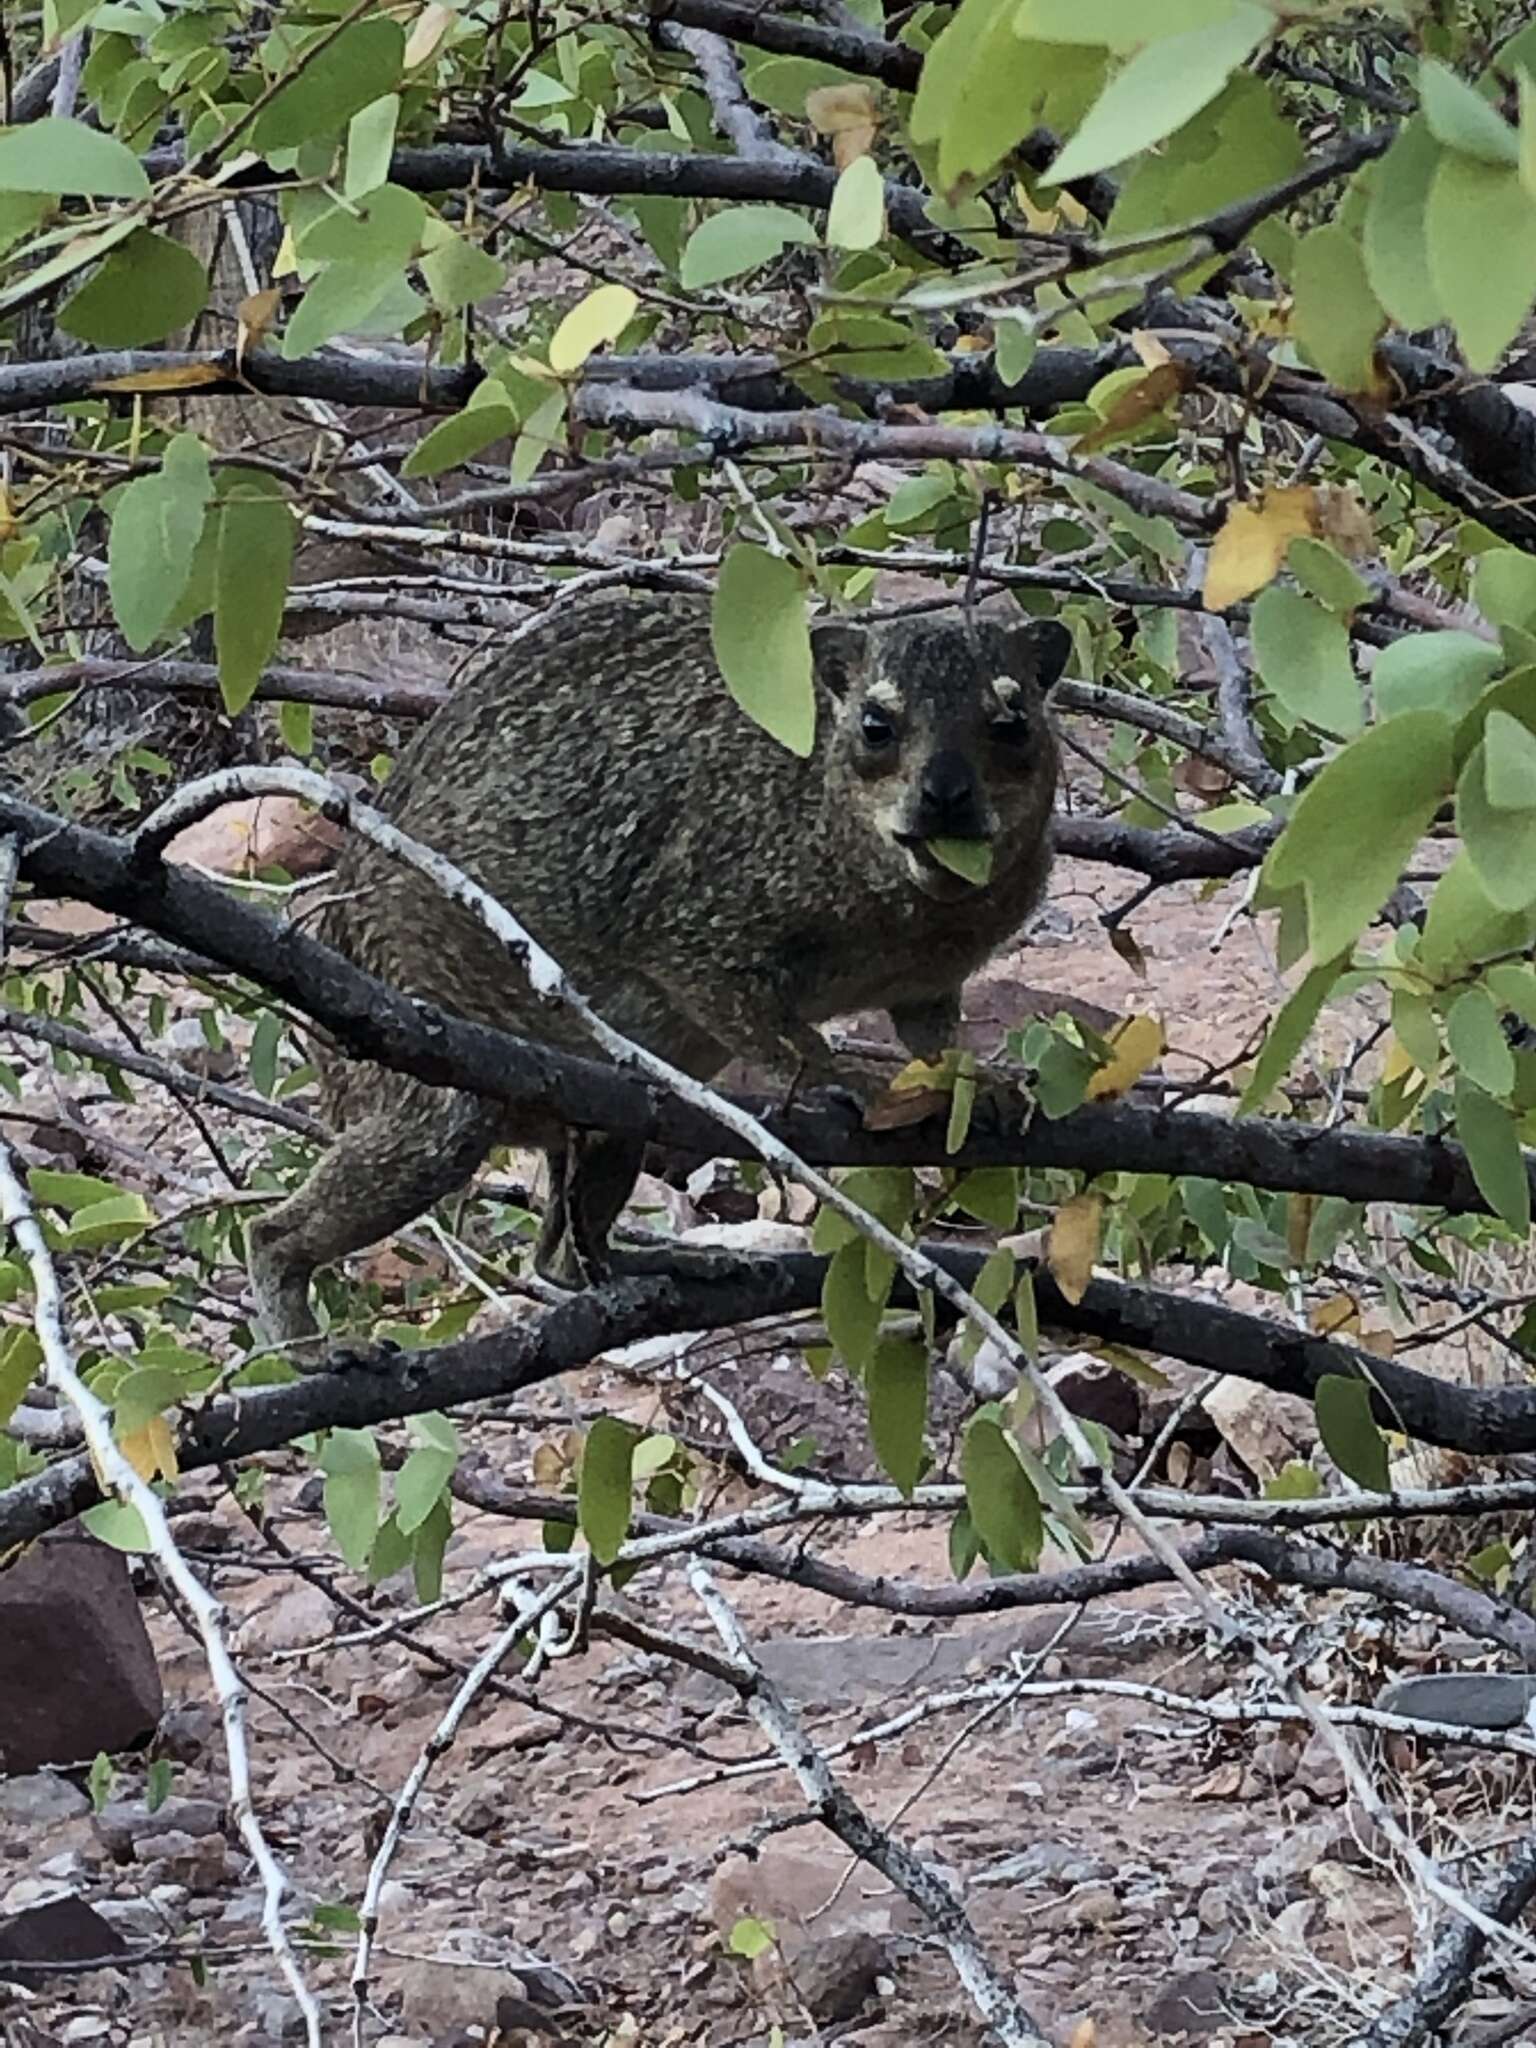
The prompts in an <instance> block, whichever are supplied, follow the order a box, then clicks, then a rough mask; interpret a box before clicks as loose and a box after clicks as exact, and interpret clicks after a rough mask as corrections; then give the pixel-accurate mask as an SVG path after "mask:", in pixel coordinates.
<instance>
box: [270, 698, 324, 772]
mask: <svg viewBox="0 0 1536 2048" xmlns="http://www.w3.org/2000/svg"><path fill="white" fill-rule="evenodd" d="M277 729H278V731H279V732H280V733H281V734H282V736H283V745H284V746H285V747H286V748H287V749H288V751H289V753H290V754H296V755H297V756H298V758H299V759H300V760H301V761H305V760H308V758H309V756H310V755H311V754H312V753H313V752H314V750H315V707H314V705H313V704H296V703H290V704H280V705H279V706H278V708H277Z"/></svg>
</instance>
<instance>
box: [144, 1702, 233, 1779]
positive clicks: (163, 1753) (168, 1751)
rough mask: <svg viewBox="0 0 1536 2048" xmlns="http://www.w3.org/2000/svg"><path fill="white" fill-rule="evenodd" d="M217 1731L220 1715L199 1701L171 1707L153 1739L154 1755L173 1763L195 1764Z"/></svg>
mask: <svg viewBox="0 0 1536 2048" xmlns="http://www.w3.org/2000/svg"><path fill="white" fill-rule="evenodd" d="M218 1732H219V1712H218V1709H217V1708H216V1707H211V1706H208V1705H206V1704H204V1703H203V1702H201V1701H193V1702H191V1703H189V1704H188V1705H186V1706H180V1707H172V1708H171V1709H170V1710H169V1711H168V1712H167V1713H166V1715H165V1716H164V1718H163V1719H162V1721H161V1723H160V1731H159V1733H158V1734H157V1735H156V1737H155V1745H154V1748H155V1755H156V1756H157V1757H164V1758H165V1759H166V1761H167V1762H169V1763H173V1764H191V1763H196V1761H197V1759H198V1758H199V1757H200V1756H201V1755H202V1754H203V1753H204V1751H205V1750H206V1749H207V1748H208V1747H209V1745H210V1744H211V1743H212V1742H214V1741H215V1739H216V1738H217V1736H218Z"/></svg>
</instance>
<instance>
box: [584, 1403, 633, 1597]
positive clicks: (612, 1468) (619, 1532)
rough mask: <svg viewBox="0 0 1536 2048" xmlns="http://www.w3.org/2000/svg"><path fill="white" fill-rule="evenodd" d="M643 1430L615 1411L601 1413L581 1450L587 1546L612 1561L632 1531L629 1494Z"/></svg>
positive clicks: (602, 1561)
mask: <svg viewBox="0 0 1536 2048" xmlns="http://www.w3.org/2000/svg"><path fill="white" fill-rule="evenodd" d="M640 1435H641V1432H640V1431H639V1430H638V1429H636V1428H635V1427H634V1425H633V1424H632V1423H628V1422H620V1420H619V1419H618V1417H617V1416H616V1415H599V1416H598V1418H597V1420H596V1422H594V1423H593V1425H592V1427H591V1428H590V1429H589V1430H588V1431H587V1439H586V1442H585V1443H584V1444H583V1445H582V1450H581V1478H580V1481H579V1482H578V1486H577V1494H576V1515H577V1520H578V1522H579V1524H580V1527H581V1533H582V1535H583V1536H584V1537H585V1538H586V1539H587V1548H588V1549H589V1550H590V1551H591V1553H592V1555H593V1556H594V1557H595V1558H596V1559H597V1561H598V1563H599V1564H601V1565H610V1564H612V1563H613V1561H614V1559H615V1558H616V1557H617V1556H618V1554H619V1552H620V1550H621V1549H622V1548H623V1547H624V1538H625V1537H626V1536H627V1535H628V1533H629V1497H630V1486H631V1483H632V1473H633V1465H634V1456H635V1445H636V1444H637V1443H638V1442H639V1441H640Z"/></svg>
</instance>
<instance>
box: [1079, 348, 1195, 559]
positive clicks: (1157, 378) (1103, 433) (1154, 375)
mask: <svg viewBox="0 0 1536 2048" xmlns="http://www.w3.org/2000/svg"><path fill="white" fill-rule="evenodd" d="M1188 377H1189V373H1188V371H1187V370H1185V368H1184V366H1183V365H1182V364H1181V363H1175V362H1172V361H1169V362H1165V363H1158V364H1157V365H1156V366H1155V367H1154V368H1152V369H1150V370H1148V372H1147V374H1146V375H1145V376H1144V377H1138V378H1137V379H1136V381H1135V383H1134V384H1127V385H1126V387H1125V389H1124V390H1123V391H1119V392H1117V393H1116V395H1115V397H1114V398H1113V399H1112V400H1111V402H1110V406H1109V410H1108V411H1107V412H1106V413H1105V415H1104V417H1103V419H1101V420H1100V422H1099V424H1098V425H1097V426H1096V427H1090V428H1089V430H1088V432H1087V433H1086V434H1079V435H1078V437H1077V440H1076V442H1075V444H1074V446H1075V447H1076V448H1078V449H1080V450H1082V451H1084V452H1086V451H1087V450H1088V449H1090V448H1099V447H1102V446H1103V444H1104V443H1105V442H1106V441H1108V440H1112V439H1113V437H1114V436H1115V435H1116V434H1124V433H1127V432H1128V431H1129V430H1130V429H1131V428H1132V427H1139V426H1140V425H1141V424H1142V422H1143V420H1150V419H1152V418H1154V417H1155V416H1156V415H1157V414H1158V413H1160V412H1161V411H1162V410H1163V409H1164V407H1165V406H1167V405H1170V404H1171V403H1172V402H1173V400H1174V399H1175V398H1177V397H1178V395H1179V393H1180V392H1181V391H1182V390H1183V389H1184V386H1185V384H1186V383H1187V382H1188ZM1214 552H1215V550H1214V549H1213V550H1212V553H1214Z"/></svg>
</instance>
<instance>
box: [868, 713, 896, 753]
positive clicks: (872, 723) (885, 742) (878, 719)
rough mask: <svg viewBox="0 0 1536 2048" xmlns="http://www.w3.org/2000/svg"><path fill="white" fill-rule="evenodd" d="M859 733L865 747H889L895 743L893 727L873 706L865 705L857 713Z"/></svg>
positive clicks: (883, 714) (894, 728) (894, 729)
mask: <svg viewBox="0 0 1536 2048" xmlns="http://www.w3.org/2000/svg"><path fill="white" fill-rule="evenodd" d="M859 733H860V736H861V738H862V739H863V741H864V744H865V746H866V747H890V746H894V745H895V743H896V727H895V725H894V724H893V723H892V721H891V720H890V719H889V718H887V717H886V715H885V713H884V712H883V711H878V710H876V708H875V706H874V705H873V704H866V705H865V706H864V709H863V710H862V711H861V712H860V713H859Z"/></svg>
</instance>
